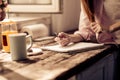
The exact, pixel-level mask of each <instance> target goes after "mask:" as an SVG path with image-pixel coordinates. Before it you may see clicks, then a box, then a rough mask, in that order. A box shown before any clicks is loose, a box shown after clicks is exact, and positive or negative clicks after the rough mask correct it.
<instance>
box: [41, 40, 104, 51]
mask: <svg viewBox="0 0 120 80" xmlns="http://www.w3.org/2000/svg"><path fill="white" fill-rule="evenodd" d="M103 46H104V44H98V43H88V42H79V43H74V44H73V43H70V44H69V45H68V46H64V47H63V46H61V45H59V44H56V45H50V46H42V47H41V49H43V50H51V51H57V52H71V51H79V52H80V51H83V50H91V49H98V48H101V47H103Z"/></svg>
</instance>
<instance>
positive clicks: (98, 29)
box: [91, 22, 102, 33]
mask: <svg viewBox="0 0 120 80" xmlns="http://www.w3.org/2000/svg"><path fill="white" fill-rule="evenodd" d="M91 29H92V30H93V31H94V32H95V33H100V32H101V31H102V27H101V26H100V25H99V24H98V23H96V22H93V23H91Z"/></svg>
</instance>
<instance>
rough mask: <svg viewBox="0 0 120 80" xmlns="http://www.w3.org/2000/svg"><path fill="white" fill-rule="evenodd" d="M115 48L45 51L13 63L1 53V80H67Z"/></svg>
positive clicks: (8, 56)
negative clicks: (67, 51) (69, 51)
mask: <svg viewBox="0 0 120 80" xmlns="http://www.w3.org/2000/svg"><path fill="white" fill-rule="evenodd" d="M36 44H37V45H34V47H37V48H39V46H41V45H51V44H55V42H54V41H53V40H46V41H42V42H36ZM114 50H115V48H113V47H111V46H105V47H103V48H100V49H97V50H90V51H85V52H72V53H58V52H54V51H43V52H42V53H38V54H32V55H28V59H26V60H22V61H12V60H11V55H10V54H8V53H2V52H1V53H0V80H66V79H68V78H70V77H71V76H73V75H76V74H77V73H79V72H81V71H83V70H84V69H86V68H87V67H89V66H90V65H92V64H94V63H95V62H96V61H98V60H100V59H101V58H103V57H104V56H106V55H108V54H109V53H110V52H112V51H114Z"/></svg>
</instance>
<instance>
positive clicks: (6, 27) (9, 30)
mask: <svg viewBox="0 0 120 80" xmlns="http://www.w3.org/2000/svg"><path fill="white" fill-rule="evenodd" d="M1 30H2V33H1V35H2V49H3V51H4V52H10V40H9V34H16V33H18V31H17V25H16V22H15V21H12V20H10V19H4V20H3V21H2V22H1Z"/></svg>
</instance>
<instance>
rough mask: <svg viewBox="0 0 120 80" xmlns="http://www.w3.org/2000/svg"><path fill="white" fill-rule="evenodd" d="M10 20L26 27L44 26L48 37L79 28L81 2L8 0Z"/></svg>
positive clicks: (68, 0) (69, 0)
mask: <svg viewBox="0 0 120 80" xmlns="http://www.w3.org/2000/svg"><path fill="white" fill-rule="evenodd" d="M8 2H9V5H8V7H9V18H11V19H14V20H16V22H17V24H18V28H19V30H20V29H21V27H24V26H35V25H39V24H44V25H46V26H47V29H48V35H52V34H54V32H61V31H65V32H67V31H72V30H75V29H77V28H78V23H79V13H80V0H8Z"/></svg>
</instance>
